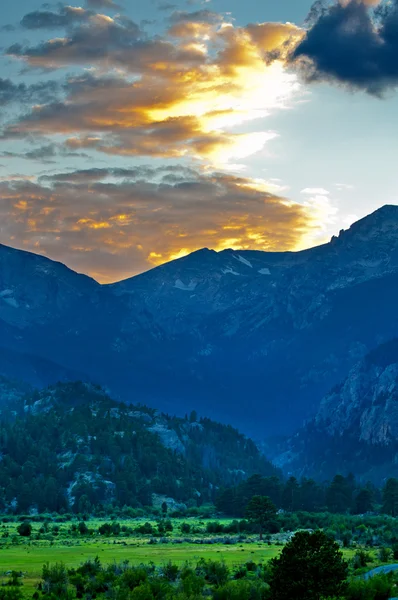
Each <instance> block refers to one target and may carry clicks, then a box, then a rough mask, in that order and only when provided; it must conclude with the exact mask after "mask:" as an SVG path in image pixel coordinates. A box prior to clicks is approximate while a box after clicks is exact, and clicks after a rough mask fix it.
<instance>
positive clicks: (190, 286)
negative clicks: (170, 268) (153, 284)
mask: <svg viewBox="0 0 398 600" xmlns="http://www.w3.org/2000/svg"><path fill="white" fill-rule="evenodd" d="M196 286H197V283H196V282H195V281H192V280H191V281H190V282H189V284H188V285H186V284H185V283H183V282H182V281H181V279H177V281H176V282H175V284H174V287H175V288H177V289H178V290H184V291H185V292H193V291H194V289H195V288H196Z"/></svg>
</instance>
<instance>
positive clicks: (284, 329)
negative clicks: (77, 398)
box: [0, 206, 398, 437]
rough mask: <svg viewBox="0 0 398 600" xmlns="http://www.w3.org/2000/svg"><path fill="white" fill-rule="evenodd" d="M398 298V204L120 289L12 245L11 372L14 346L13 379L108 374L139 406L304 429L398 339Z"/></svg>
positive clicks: (253, 425)
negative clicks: (338, 227) (318, 234)
mask: <svg viewBox="0 0 398 600" xmlns="http://www.w3.org/2000/svg"><path fill="white" fill-rule="evenodd" d="M14 265H15V266H14ZM397 302H398V206H384V207H382V208H381V209H379V210H378V211H376V212H375V213H373V214H372V215H369V216H368V217H366V218H364V219H362V220H361V221H358V222H357V223H355V224H354V225H352V226H351V227H350V229H349V230H347V231H342V232H340V234H339V236H338V237H334V238H332V240H331V241H330V242H329V243H328V244H324V245H322V246H318V247H316V248H312V249H310V250H305V251H302V252H282V253H269V252H258V251H234V250H225V251H223V252H218V253H217V252H214V251H211V250H207V249H203V250H200V251H198V252H194V253H192V254H190V255H189V256H187V257H184V258H181V259H179V260H176V261H172V262H170V263H168V264H165V265H162V266H160V267H157V268H155V269H152V270H151V271H148V272H147V273H143V274H142V275H139V276H136V277H133V278H131V279H128V280H126V281H122V282H119V283H116V284H112V285H107V286H106V285H105V286H100V285H99V284H97V283H96V282H94V281H93V280H92V279H90V278H88V277H85V276H83V275H78V274H76V273H74V272H73V271H70V270H69V269H67V268H66V267H65V266H63V265H60V264H59V263H54V262H51V261H49V260H48V259H45V258H43V257H38V256H35V255H31V254H28V253H25V252H19V251H15V250H12V249H10V248H6V247H4V246H3V247H0V372H3V374H4V375H7V374H9V373H8V371H9V369H10V365H9V364H8V365H7V364H6V363H5V362H4V359H2V358H1V356H2V351H3V353H5V354H7V352H8V351H9V350H10V351H12V352H14V353H15V356H16V359H15V361H13V364H14V365H18V364H21V368H20V369H18V372H15V369H16V368H15V366H14V372H12V373H11V375H12V377H16V376H22V375H21V374H23V372H24V370H25V371H26V373H27V376H26V379H27V380H28V381H30V382H31V383H33V384H35V385H38V383H37V381H36V380H38V379H40V381H41V383H48V382H53V381H55V380H56V379H71V378H80V379H86V380H92V381H97V382H99V383H100V384H102V385H105V386H106V387H107V388H109V389H110V390H111V391H112V394H114V395H115V396H117V397H118V398H120V399H123V400H125V401H127V402H129V401H135V400H136V399H139V400H140V401H142V402H145V403H147V404H149V405H151V406H156V407H158V408H160V409H161V410H165V411H168V412H171V413H177V414H184V413H185V412H187V411H190V410H191V409H197V410H199V411H200V412H201V413H203V414H207V415H209V416H211V417H212V418H216V419H218V420H222V421H224V422H230V423H232V424H234V425H237V424H239V427H240V428H242V429H243V430H244V431H246V432H248V433H250V434H252V435H256V436H257V437H260V436H261V437H265V436H266V435H268V434H270V433H286V432H292V431H294V430H295V429H297V428H298V427H299V426H300V425H301V424H302V423H303V422H304V421H305V420H306V419H308V418H309V417H310V416H311V415H313V414H314V413H315V411H316V409H317V408H318V403H319V398H321V397H322V396H323V395H324V394H326V393H327V391H328V390H329V389H330V388H331V387H332V386H333V385H335V384H336V383H338V382H339V381H341V380H342V379H343V378H344V377H345V376H346V375H347V373H348V371H349V369H350V368H351V367H352V366H353V365H354V364H355V363H356V362H357V361H358V360H360V359H361V358H362V357H364V356H365V355H366V354H367V353H368V352H369V351H370V350H372V349H373V348H375V347H376V346H377V345H378V344H380V343H382V342H385V341H387V340H389V339H391V338H392V337H394V336H398V313H397V311H396V306H397ZM21 357H22V358H21ZM38 359H39V360H40V361H44V362H42V363H41V369H38V367H37V366H36V365H35V364H34V360H38ZM21 361H22V362H21ZM2 365H3V368H1V367H2ZM26 365H28V366H26ZM39 371H40V372H39ZM71 373H72V375H71ZM74 374H75V376H73V375H74Z"/></svg>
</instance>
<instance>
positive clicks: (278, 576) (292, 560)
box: [270, 531, 348, 600]
mask: <svg viewBox="0 0 398 600" xmlns="http://www.w3.org/2000/svg"><path fill="white" fill-rule="evenodd" d="M347 572H348V565H347V563H346V562H345V561H344V559H343V555H342V553H341V551H340V548H339V546H338V544H337V543H336V542H334V541H333V540H331V539H330V538H328V537H327V535H326V534H325V533H323V532H322V531H315V532H314V533H308V532H306V531H304V532H298V533H296V535H295V536H294V537H293V538H292V540H291V541H290V542H288V543H287V544H286V546H285V547H284V548H283V550H282V552H281V554H280V556H279V557H278V558H274V559H273V560H272V561H271V581H270V586H271V595H272V598H273V600H321V598H335V597H339V596H341V595H342V593H343V591H344V588H345V579H346V577H347Z"/></svg>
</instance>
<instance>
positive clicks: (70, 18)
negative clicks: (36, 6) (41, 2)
mask: <svg viewBox="0 0 398 600" xmlns="http://www.w3.org/2000/svg"><path fill="white" fill-rule="evenodd" d="M89 14H90V13H88V11H86V10H84V9H82V8H75V7H72V6H64V7H61V8H60V10H59V11H58V12H52V11H48V10H45V11H41V10H35V11H33V12H31V13H28V14H27V15H25V16H24V17H23V19H22V20H21V25H22V27H24V28H25V29H56V28H59V27H63V28H65V27H71V26H72V25H74V24H76V23H82V22H84V21H86V20H87V18H88V16H89Z"/></svg>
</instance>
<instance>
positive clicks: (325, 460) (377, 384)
mask: <svg viewBox="0 0 398 600" xmlns="http://www.w3.org/2000/svg"><path fill="white" fill-rule="evenodd" d="M275 458H276V459H277V460H276V462H277V464H278V465H279V466H280V467H283V468H284V469H285V470H286V471H288V472H293V473H296V474H301V475H305V476H315V477H316V478H317V479H323V478H327V477H330V476H331V475H332V474H333V473H336V472H340V473H345V474H348V473H350V472H355V474H356V475H359V476H360V477H362V479H364V480H372V481H374V482H375V483H380V482H381V481H383V480H384V479H385V478H388V477H398V339H393V340H391V341H390V342H387V343H385V344H382V345H380V346H378V347H377V348H375V349H374V350H373V351H371V352H370V353H369V354H368V355H367V356H366V357H365V358H364V359H363V360H361V361H360V362H358V363H357V364H356V365H355V366H354V367H353V368H352V369H351V371H350V373H349V375H348V377H347V378H346V379H345V380H344V381H343V382H342V383H341V384H339V385H337V386H335V387H334V389H333V390H332V391H331V392H329V393H328V394H326V395H325V397H324V398H323V400H322V402H321V404H320V407H319V410H318V412H317V414H316V416H315V417H314V419H312V420H311V421H310V422H309V423H308V424H307V425H306V426H305V427H304V428H302V429H301V430H300V431H299V432H298V433H297V434H296V435H295V436H293V437H291V438H290V439H289V440H288V442H287V444H285V448H284V451H282V452H281V453H280V454H279V456H278V454H277V453H276V456H275Z"/></svg>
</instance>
